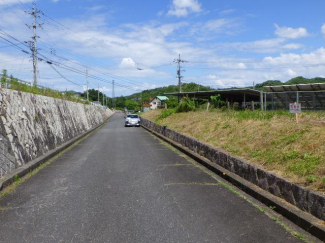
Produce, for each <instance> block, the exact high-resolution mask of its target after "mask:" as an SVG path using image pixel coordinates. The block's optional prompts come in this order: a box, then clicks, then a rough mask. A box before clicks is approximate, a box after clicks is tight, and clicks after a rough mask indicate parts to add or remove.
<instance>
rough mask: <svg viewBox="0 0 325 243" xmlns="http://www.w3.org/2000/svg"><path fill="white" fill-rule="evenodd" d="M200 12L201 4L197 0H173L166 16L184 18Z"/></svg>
mask: <svg viewBox="0 0 325 243" xmlns="http://www.w3.org/2000/svg"><path fill="white" fill-rule="evenodd" d="M201 11H202V9H201V4H200V3H199V2H198V1H197V0H173V3H172V6H171V7H170V9H169V11H168V12H167V15H171V16H176V17H186V16H187V15H188V14H190V13H199V12H201Z"/></svg>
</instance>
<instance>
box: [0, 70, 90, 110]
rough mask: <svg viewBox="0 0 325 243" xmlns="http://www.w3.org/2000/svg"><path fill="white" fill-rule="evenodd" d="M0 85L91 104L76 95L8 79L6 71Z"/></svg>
mask: <svg viewBox="0 0 325 243" xmlns="http://www.w3.org/2000/svg"><path fill="white" fill-rule="evenodd" d="M0 84H1V87H4V88H7V89H13V90H17V91H21V92H26V93H32V94H37V95H43V96H48V97H52V98H55V99H61V100H68V101H73V102H78V103H82V104H89V102H87V101H84V100H81V99H80V98H78V97H75V96H74V94H73V93H71V92H60V91H57V90H53V89H50V88H46V87H40V86H30V85H29V84H27V83H22V82H19V81H18V79H16V78H14V77H8V76H7V75H6V71H5V70H4V71H3V74H2V77H1V79H0Z"/></svg>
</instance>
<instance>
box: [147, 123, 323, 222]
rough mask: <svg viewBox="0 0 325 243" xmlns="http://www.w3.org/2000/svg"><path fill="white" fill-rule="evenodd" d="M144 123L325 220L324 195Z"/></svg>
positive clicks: (163, 127)
mask: <svg viewBox="0 0 325 243" xmlns="http://www.w3.org/2000/svg"><path fill="white" fill-rule="evenodd" d="M141 123H142V125H143V126H145V127H146V128H148V129H150V130H153V131H155V132H157V133H160V134H162V135H164V136H165V137H167V138H169V139H171V140H173V141H175V142H177V143H179V144H181V145H183V146H185V147H187V148H189V149H190V150H192V151H194V152H195V153H197V154H199V155H201V156H204V157H205V158H207V159H209V160H210V161H212V162H213V163H216V164H218V165H220V166H222V167H223V168H225V169H227V170H229V171H231V172H232V173H235V174H237V175H239V176H240V177H242V178H244V179H246V180H247V181H250V182H252V183H253V184H255V185H257V186H259V187H260V188H262V189H264V190H266V191H268V192H270V193H272V194H273V195H275V196H277V197H280V198H283V199H285V200H286V201H287V202H289V203H291V204H293V205H295V206H297V207H298V208H300V209H302V210H303V211H306V212H309V213H310V214H312V215H314V216H315V217H317V218H319V219H322V220H325V197H324V196H323V195H320V194H318V193H316V192H313V191H310V190H307V189H305V188H302V187H300V186H298V185H295V184H293V183H290V182H289V181H287V180H285V179H283V178H280V177H278V176H276V175H274V174H272V173H269V172H267V171H265V170H263V169H261V168H259V167H258V166H255V165H252V164H250V163H248V162H247V161H245V160H243V159H240V158H237V157H235V156H232V155H230V154H228V153H227V152H225V151H223V150H220V149H217V148H214V147H211V146H209V145H207V144H204V143H202V142H199V141H197V140H195V139H193V138H190V137H187V136H185V135H183V134H180V133H178V132H176V131H173V130H171V129H168V128H166V127H165V126H160V125H157V124H155V123H154V122H151V121H149V120H147V119H144V118H141Z"/></svg>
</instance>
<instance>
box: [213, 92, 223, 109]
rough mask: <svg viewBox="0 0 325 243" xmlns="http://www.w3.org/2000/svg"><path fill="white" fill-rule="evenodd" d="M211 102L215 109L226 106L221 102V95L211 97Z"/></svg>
mask: <svg viewBox="0 0 325 243" xmlns="http://www.w3.org/2000/svg"><path fill="white" fill-rule="evenodd" d="M210 100H211V102H212V104H213V107H214V108H220V107H222V106H224V105H226V102H225V101H223V100H221V95H220V94H217V95H213V96H210Z"/></svg>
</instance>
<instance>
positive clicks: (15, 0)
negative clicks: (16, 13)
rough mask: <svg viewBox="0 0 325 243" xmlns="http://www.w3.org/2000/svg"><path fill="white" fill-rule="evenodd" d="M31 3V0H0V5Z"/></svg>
mask: <svg viewBox="0 0 325 243" xmlns="http://www.w3.org/2000/svg"><path fill="white" fill-rule="evenodd" d="M20 2H21V3H31V2H33V0H20V1H19V0H6V1H0V6H1V5H7V4H8V5H14V4H17V3H20Z"/></svg>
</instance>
